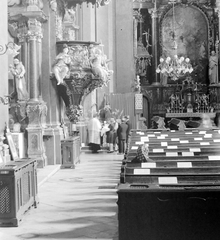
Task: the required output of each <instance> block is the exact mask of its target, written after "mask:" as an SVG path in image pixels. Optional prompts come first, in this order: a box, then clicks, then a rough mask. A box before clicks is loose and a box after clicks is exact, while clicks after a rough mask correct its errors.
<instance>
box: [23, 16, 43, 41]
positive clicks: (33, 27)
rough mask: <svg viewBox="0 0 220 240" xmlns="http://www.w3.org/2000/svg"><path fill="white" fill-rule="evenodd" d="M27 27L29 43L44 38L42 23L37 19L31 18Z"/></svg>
mask: <svg viewBox="0 0 220 240" xmlns="http://www.w3.org/2000/svg"><path fill="white" fill-rule="evenodd" d="M27 25H28V31H27V33H26V37H27V39H28V41H32V40H33V41H34V40H38V41H41V39H42V38H43V32H42V24H41V22H40V21H38V20H37V19H35V18H30V19H28V21H27Z"/></svg>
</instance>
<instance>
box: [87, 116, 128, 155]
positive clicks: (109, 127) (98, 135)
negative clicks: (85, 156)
mask: <svg viewBox="0 0 220 240" xmlns="http://www.w3.org/2000/svg"><path fill="white" fill-rule="evenodd" d="M130 132H131V123H130V118H129V116H123V117H122V118H121V119H114V118H110V119H108V120H107V121H104V122H103V123H101V122H100V120H99V119H98V114H95V115H94V116H93V118H92V119H91V120H90V121H89V122H88V135H89V146H90V150H91V151H92V152H93V153H97V152H98V151H99V150H100V149H101V146H104V145H106V146H107V148H108V153H113V152H115V151H118V153H119V154H124V153H125V152H126V150H127V146H128V142H129V139H130Z"/></svg>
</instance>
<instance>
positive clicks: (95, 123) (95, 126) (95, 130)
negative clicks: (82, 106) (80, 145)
mask: <svg viewBox="0 0 220 240" xmlns="http://www.w3.org/2000/svg"><path fill="white" fill-rule="evenodd" d="M101 128H102V126H101V123H100V121H99V119H98V114H95V115H94V116H93V118H92V119H91V120H90V121H89V122H88V134H89V146H90V150H92V152H93V153H97V152H98V150H100V149H101V147H100V143H101V142H100V131H101Z"/></svg>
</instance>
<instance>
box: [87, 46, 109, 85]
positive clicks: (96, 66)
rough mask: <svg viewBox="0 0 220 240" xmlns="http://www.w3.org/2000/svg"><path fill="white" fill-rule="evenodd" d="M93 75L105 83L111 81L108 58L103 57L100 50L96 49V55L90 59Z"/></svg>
mask: <svg viewBox="0 0 220 240" xmlns="http://www.w3.org/2000/svg"><path fill="white" fill-rule="evenodd" d="M90 62H91V67H92V73H93V74H94V76H96V77H98V78H100V79H102V80H103V81H104V82H105V83H106V82H107V81H108V79H109V73H110V72H111V71H110V70H108V66H107V57H106V55H103V53H102V51H101V50H100V49H98V48H97V49H95V51H94V54H93V55H92V56H91V57H90Z"/></svg>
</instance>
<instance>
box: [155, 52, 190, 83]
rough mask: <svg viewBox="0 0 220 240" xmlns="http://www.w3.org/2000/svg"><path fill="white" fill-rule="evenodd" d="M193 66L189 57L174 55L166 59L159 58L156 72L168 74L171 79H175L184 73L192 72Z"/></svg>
mask: <svg viewBox="0 0 220 240" xmlns="http://www.w3.org/2000/svg"><path fill="white" fill-rule="evenodd" d="M192 71H193V68H192V65H191V63H190V59H189V58H184V57H178V56H177V55H174V58H171V57H167V58H166V59H164V58H162V57H161V58H160V64H159V65H158V67H157V69H156V72H157V73H162V74H164V75H167V76H169V77H170V78H171V79H172V80H174V81H176V80H178V79H179V78H180V77H183V76H184V75H185V74H186V73H189V74H190V73H192Z"/></svg>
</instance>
